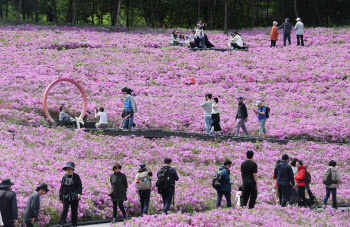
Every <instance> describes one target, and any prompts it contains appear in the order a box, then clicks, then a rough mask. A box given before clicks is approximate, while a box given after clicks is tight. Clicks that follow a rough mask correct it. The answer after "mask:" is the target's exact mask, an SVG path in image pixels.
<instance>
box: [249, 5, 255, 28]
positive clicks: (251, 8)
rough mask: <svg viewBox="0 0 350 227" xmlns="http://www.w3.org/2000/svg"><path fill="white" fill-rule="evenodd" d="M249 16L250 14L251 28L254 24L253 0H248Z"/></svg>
mask: <svg viewBox="0 0 350 227" xmlns="http://www.w3.org/2000/svg"><path fill="white" fill-rule="evenodd" d="M250 10H251V12H250V16H251V20H252V28H254V27H255V24H254V0H250Z"/></svg>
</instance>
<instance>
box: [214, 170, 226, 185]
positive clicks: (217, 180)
mask: <svg viewBox="0 0 350 227" xmlns="http://www.w3.org/2000/svg"><path fill="white" fill-rule="evenodd" d="M223 172H224V169H223V170H218V171H217V172H216V173H215V175H214V177H213V182H212V185H213V188H215V189H217V190H218V189H220V188H221V186H222V179H221V177H222V173H223Z"/></svg>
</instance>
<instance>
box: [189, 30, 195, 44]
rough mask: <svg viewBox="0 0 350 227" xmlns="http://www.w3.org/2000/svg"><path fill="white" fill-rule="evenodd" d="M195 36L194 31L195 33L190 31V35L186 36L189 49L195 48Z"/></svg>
mask: <svg viewBox="0 0 350 227" xmlns="http://www.w3.org/2000/svg"><path fill="white" fill-rule="evenodd" d="M195 34H196V31H195V30H192V31H191V34H190V35H189V36H188V41H189V44H190V47H191V48H194V47H195V45H194V40H195Z"/></svg>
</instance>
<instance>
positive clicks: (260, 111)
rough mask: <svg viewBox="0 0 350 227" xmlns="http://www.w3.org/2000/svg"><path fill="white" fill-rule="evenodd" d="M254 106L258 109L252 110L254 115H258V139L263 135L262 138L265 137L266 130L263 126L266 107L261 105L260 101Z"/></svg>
mask: <svg viewBox="0 0 350 227" xmlns="http://www.w3.org/2000/svg"><path fill="white" fill-rule="evenodd" d="M255 105H256V106H257V107H258V109H257V110H254V112H255V114H257V115H258V121H259V126H260V129H259V137H261V135H263V137H264V138H265V137H266V128H265V124H266V111H267V110H266V107H265V106H263V105H262V102H261V101H257V102H256V103H255Z"/></svg>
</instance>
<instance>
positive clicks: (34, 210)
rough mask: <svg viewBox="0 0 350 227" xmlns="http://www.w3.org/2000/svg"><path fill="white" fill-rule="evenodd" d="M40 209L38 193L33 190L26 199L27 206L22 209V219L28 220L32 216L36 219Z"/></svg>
mask: <svg viewBox="0 0 350 227" xmlns="http://www.w3.org/2000/svg"><path fill="white" fill-rule="evenodd" d="M39 211H40V195H39V193H38V192H34V193H33V194H32V195H31V196H30V197H29V199H28V202H27V206H26V208H25V210H24V214H23V217H22V218H23V220H24V221H30V220H31V219H32V218H35V220H38V217H39Z"/></svg>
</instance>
